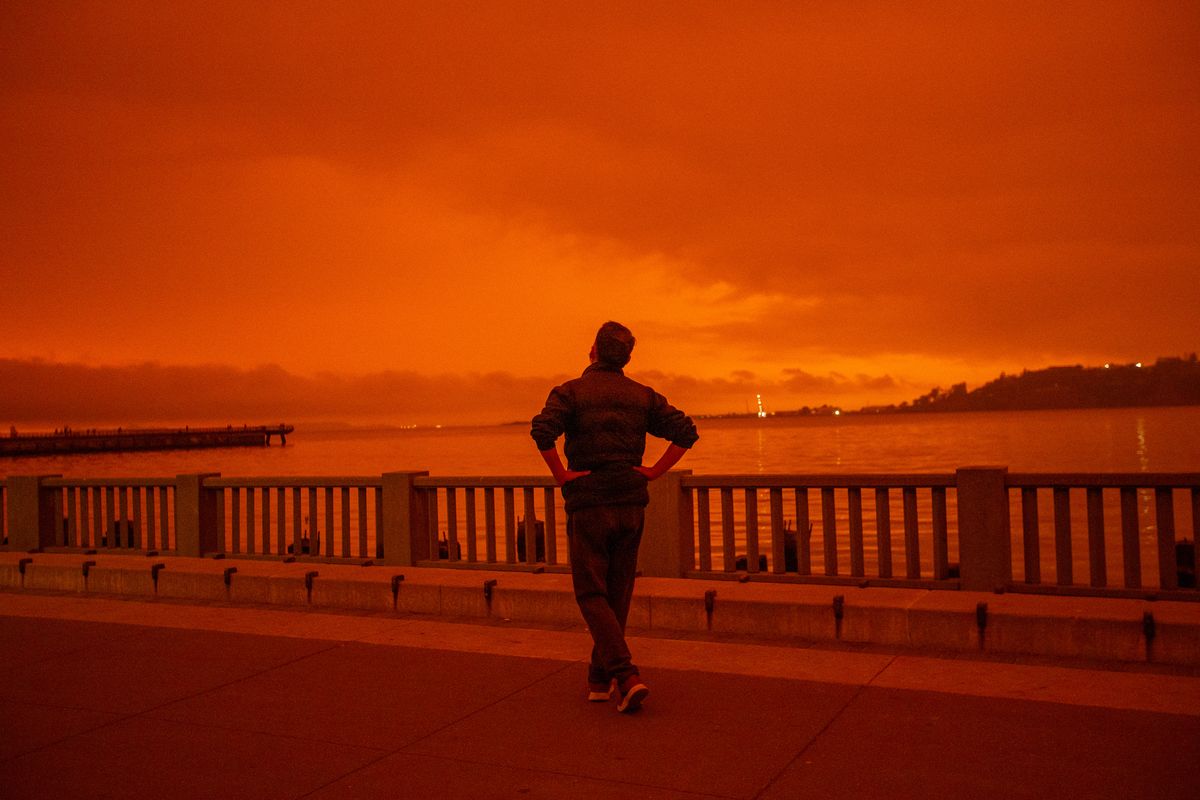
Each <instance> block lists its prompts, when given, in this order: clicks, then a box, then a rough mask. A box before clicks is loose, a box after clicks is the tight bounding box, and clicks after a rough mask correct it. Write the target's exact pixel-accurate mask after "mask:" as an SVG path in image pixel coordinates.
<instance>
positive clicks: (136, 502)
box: [130, 486, 149, 550]
mask: <svg viewBox="0 0 1200 800" xmlns="http://www.w3.org/2000/svg"><path fill="white" fill-rule="evenodd" d="M130 491H132V492H133V542H134V547H137V548H139V549H140V548H142V547H143V545H144V542H145V538H146V537H145V535H144V534H143V532H142V503H143V499H142V498H143V496H144V492H143V491H142V487H141V486H138V487H136V488H134V489H131V490H130ZM146 549H147V550H148V549H149V548H146Z"/></svg>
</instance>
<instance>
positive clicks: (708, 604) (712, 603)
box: [704, 589, 717, 631]
mask: <svg viewBox="0 0 1200 800" xmlns="http://www.w3.org/2000/svg"><path fill="white" fill-rule="evenodd" d="M716 605H717V590H716V589H709V590H708V591H707V592H705V593H704V616H705V617H706V618H707V622H708V629H709V630H710V631H711V630H712V618H713V609H714V608H716Z"/></svg>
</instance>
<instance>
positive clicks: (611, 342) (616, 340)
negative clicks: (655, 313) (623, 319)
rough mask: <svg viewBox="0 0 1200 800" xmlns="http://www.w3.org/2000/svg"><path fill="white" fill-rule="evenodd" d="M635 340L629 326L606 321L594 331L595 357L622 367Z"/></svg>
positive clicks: (627, 359) (612, 365) (626, 361)
mask: <svg viewBox="0 0 1200 800" xmlns="http://www.w3.org/2000/svg"><path fill="white" fill-rule="evenodd" d="M635 342H637V340H636V339H634V338H633V332H632V331H630V330H629V328H626V327H625V326H624V325H622V324H621V323H619V322H611V321H610V322H606V323H604V324H603V325H601V326H600V330H598V331H596V359H597V360H599V361H601V362H603V363H604V364H607V365H608V366H610V367H623V366H625V365H626V364H628V363H629V356H630V354H631V353H633V345H634V343H635Z"/></svg>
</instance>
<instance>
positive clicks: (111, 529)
mask: <svg viewBox="0 0 1200 800" xmlns="http://www.w3.org/2000/svg"><path fill="white" fill-rule="evenodd" d="M118 500H120V501H121V505H122V506H124V501H125V498H118V497H116V487H115V486H108V487H104V504H106V505H107V509H106V510H104V513H107V515H108V518H107V519H106V521H104V522H106V523H107V525H108V529H107V531H106V533H107V536H108V549H110V551H115V549H116V548H118V547H120V546H121V535H120V534H121V531H120V522H119V519H120V517H119V516H118V509H116V506H118ZM124 513H125V509H124V507H122V509H121V515H124Z"/></svg>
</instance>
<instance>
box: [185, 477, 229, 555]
mask: <svg viewBox="0 0 1200 800" xmlns="http://www.w3.org/2000/svg"><path fill="white" fill-rule="evenodd" d="M220 474H221V473H219V472H204V473H197V474H192V475H178V476H176V478H175V552H176V554H177V555H181V556H193V557H196V556H202V555H205V554H206V553H215V552H218V551H220V550H221V549H222V547H221V546H222V544H223V543H222V542H219V541H218V540H217V536H218V534H219V533H220V529H221V528H220V524H219V520H218V519H217V507H218V503H217V492H219V491H221V490H220V489H205V488H204V479H205V478H216V477H220Z"/></svg>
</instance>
